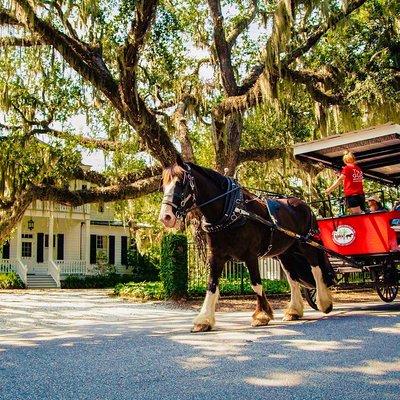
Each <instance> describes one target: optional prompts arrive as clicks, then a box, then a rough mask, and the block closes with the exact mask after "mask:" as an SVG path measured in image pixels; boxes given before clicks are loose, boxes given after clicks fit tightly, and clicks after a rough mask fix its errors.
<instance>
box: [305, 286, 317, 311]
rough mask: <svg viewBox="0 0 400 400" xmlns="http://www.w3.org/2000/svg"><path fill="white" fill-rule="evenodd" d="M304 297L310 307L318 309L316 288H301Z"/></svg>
mask: <svg viewBox="0 0 400 400" xmlns="http://www.w3.org/2000/svg"><path fill="white" fill-rule="evenodd" d="M303 293H304V297H305V299H306V300H307V303H308V304H309V305H310V307H311V308H313V309H314V310H317V311H318V307H317V289H309V288H303Z"/></svg>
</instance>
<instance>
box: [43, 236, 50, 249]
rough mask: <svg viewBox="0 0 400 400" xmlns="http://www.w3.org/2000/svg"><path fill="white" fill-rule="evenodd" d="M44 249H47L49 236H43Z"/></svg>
mask: <svg viewBox="0 0 400 400" xmlns="http://www.w3.org/2000/svg"><path fill="white" fill-rule="evenodd" d="M44 247H49V235H44Z"/></svg>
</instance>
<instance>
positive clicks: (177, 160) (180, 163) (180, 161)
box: [176, 153, 185, 168]
mask: <svg viewBox="0 0 400 400" xmlns="http://www.w3.org/2000/svg"><path fill="white" fill-rule="evenodd" d="M176 163H177V164H178V165H179V166H180V167H182V168H185V162H184V161H183V158H182V156H181V155H180V154H179V153H177V154H176Z"/></svg>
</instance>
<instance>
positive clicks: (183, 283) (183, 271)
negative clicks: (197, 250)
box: [160, 234, 188, 298]
mask: <svg viewBox="0 0 400 400" xmlns="http://www.w3.org/2000/svg"><path fill="white" fill-rule="evenodd" d="M160 277H161V280H162V282H163V284H164V290H165V296H166V297H167V298H180V297H184V296H187V290H188V244H187V238H186V236H185V235H182V234H178V235H176V234H168V235H165V236H164V237H163V240H162V242H161V260H160Z"/></svg>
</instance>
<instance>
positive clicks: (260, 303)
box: [246, 258, 274, 326]
mask: <svg viewBox="0 0 400 400" xmlns="http://www.w3.org/2000/svg"><path fill="white" fill-rule="evenodd" d="M246 265H247V268H248V270H249V273H250V280H251V287H252V288H253V290H254V291H255V292H256V294H257V306H256V310H255V311H254V313H253V320H252V323H251V325H252V326H264V325H268V323H269V321H270V320H271V319H273V318H274V314H273V311H272V308H271V306H270V304H269V302H268V300H267V296H266V295H265V292H264V289H263V287H262V282H261V276H260V270H259V268H258V259H257V258H250V259H248V260H246Z"/></svg>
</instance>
